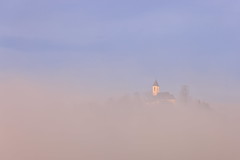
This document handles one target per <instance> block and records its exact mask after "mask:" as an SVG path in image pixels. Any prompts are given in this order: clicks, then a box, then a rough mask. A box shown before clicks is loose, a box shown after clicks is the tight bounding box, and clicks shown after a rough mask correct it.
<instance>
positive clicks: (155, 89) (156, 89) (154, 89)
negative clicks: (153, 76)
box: [152, 80, 160, 96]
mask: <svg viewBox="0 0 240 160" xmlns="http://www.w3.org/2000/svg"><path fill="white" fill-rule="evenodd" d="M159 92H160V87H159V85H158V82H157V81H156V80H155V82H154V83H153V86H152V95H153V96H157V95H158V93H159Z"/></svg>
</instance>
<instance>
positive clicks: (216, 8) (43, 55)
mask: <svg viewBox="0 0 240 160" xmlns="http://www.w3.org/2000/svg"><path fill="white" fill-rule="evenodd" d="M239 8H240V1H238V0H201V1H197V0H182V1H178V0H119V1H116V0H101V1H100V0H41V1H37V0H1V1H0V73H2V75H6V74H7V75H8V74H17V75H26V76H29V77H34V78H35V79H41V80H42V81H44V80H46V81H51V83H54V82H55V81H57V82H59V83H63V82H64V83H68V84H71V85H72V86H75V87H76V88H77V86H80V85H84V86H86V87H90V88H91V89H92V90H93V89H94V88H98V89H99V90H105V91H106V92H107V91H111V90H113V88H114V89H118V90H119V91H121V92H123V93H131V92H135V91H147V90H149V89H150V88H149V87H151V85H152V83H153V81H154V80H155V79H158V80H159V84H160V86H161V88H162V89H163V90H165V91H170V92H172V93H174V94H177V93H178V91H179V89H180V87H181V85H183V84H187V85H189V86H190V87H191V89H192V93H193V94H194V95H195V96H198V97H199V98H203V99H206V100H210V99H214V101H218V100H219V101H220V100H222V99H226V100H227V101H236V100H237V99H239V96H238V91H239V89H240V83H239V81H240V63H239V59H240V45H239V41H240V30H239V28H240V16H239V15H240V10H239ZM41 80H40V81H41ZM73 88H74V87H73ZM80 88H81V87H80Z"/></svg>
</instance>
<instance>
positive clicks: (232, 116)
mask: <svg viewBox="0 0 240 160" xmlns="http://www.w3.org/2000/svg"><path fill="white" fill-rule="evenodd" d="M0 87H1V91H0V96H1V101H0V127H1V128H0V138H1V144H0V151H1V154H0V159H3V160H66V159H69V160H79V159H82V160H123V159H124V160H159V159H161V160H227V159H229V160H239V159H240V153H239V148H240V137H239V135H240V127H239V120H240V119H239V118H238V117H240V112H239V110H238V109H237V107H236V106H231V105H225V106H221V105H216V106H212V109H206V108H201V107H195V106H180V105H177V106H163V105H162V106H151V105H145V104H144V103H141V102H140V101H137V100H135V101H134V102H132V103H129V101H127V100H126V99H124V98H123V99H121V98H115V99H114V100H109V101H106V102H104V103H96V102H95V100H92V101H90V102H89V103H87V102H85V101H84V98H85V97H83V96H81V95H78V94H70V93H67V92H60V91H57V90H50V89H47V88H44V87H42V86H41V85H35V84H33V83H29V82H7V81H6V82H2V84H1V86H0Z"/></svg>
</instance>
